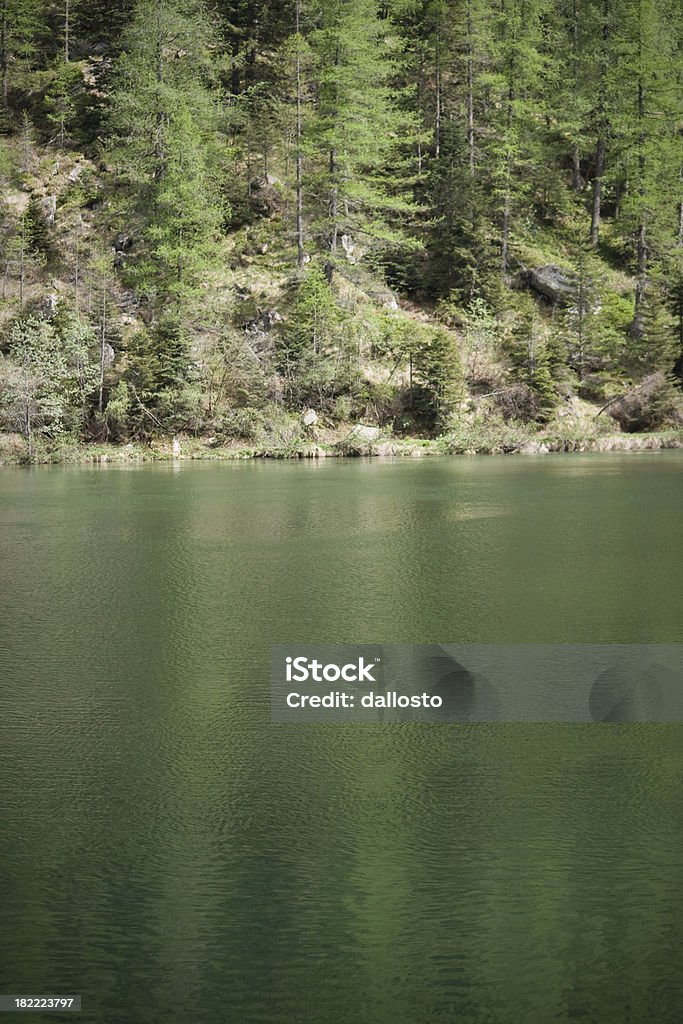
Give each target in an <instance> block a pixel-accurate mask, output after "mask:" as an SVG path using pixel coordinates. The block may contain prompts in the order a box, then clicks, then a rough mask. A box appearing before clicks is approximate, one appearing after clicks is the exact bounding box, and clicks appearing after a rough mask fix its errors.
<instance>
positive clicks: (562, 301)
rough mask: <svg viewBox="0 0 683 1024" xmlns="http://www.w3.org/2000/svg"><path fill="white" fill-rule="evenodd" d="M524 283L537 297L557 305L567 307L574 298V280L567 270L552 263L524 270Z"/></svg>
mask: <svg viewBox="0 0 683 1024" xmlns="http://www.w3.org/2000/svg"><path fill="white" fill-rule="evenodd" d="M523 278H524V281H525V283H526V284H527V285H528V287H529V288H531V289H532V290H533V291H535V292H536V294H537V295H540V296H542V298H544V299H547V300H548V301H549V302H553V303H556V304H557V305H564V306H566V305H569V303H570V302H571V301H572V300H573V299H574V298H575V296H576V279H575V278H574V276H573V275H572V274H571V273H569V271H567V270H562V268H561V267H557V266H555V265H554V264H552V263H549V264H548V265H547V266H545V267H536V268H535V269H531V270H526V271H525V272H524V275H523Z"/></svg>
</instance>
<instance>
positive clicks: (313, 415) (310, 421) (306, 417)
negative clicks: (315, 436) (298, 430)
mask: <svg viewBox="0 0 683 1024" xmlns="http://www.w3.org/2000/svg"><path fill="white" fill-rule="evenodd" d="M301 422H302V423H303V425H304V426H305V427H314V426H315V424H316V423H317V422H318V414H317V412H316V411H315V409H306V411H305V412H304V414H303V416H302V417H301Z"/></svg>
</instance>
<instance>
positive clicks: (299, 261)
mask: <svg viewBox="0 0 683 1024" xmlns="http://www.w3.org/2000/svg"><path fill="white" fill-rule="evenodd" d="M300 31H301V3H300V2H297V5H296V35H297V41H296V265H297V267H303V265H304V256H305V252H304V201H303V156H302V152H301V132H302V124H301V48H300V46H301V36H300Z"/></svg>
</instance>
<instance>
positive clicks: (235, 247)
mask: <svg viewBox="0 0 683 1024" xmlns="http://www.w3.org/2000/svg"><path fill="white" fill-rule="evenodd" d="M682 41H683V5H682V3H681V0H422V2H420V0H384V2H381V0H265V2H261V3H257V2H250V0H235V2H233V3H221V2H212V0H182V2H180V0H163V2H162V0H139V2H130V0H118V2H116V3H114V4H112V3H110V2H107V3H103V2H102V0H87V2H86V0H54V2H53V0H0V78H1V86H0V92H1V95H0V273H1V274H2V292H1V295H0V431H2V434H1V435H0V436H2V442H1V443H0V462H1V461H3V459H5V460H9V461H11V460H12V459H15V460H17V461H26V460H28V461H40V460H43V461H45V460H50V459H58V458H61V457H67V456H66V455H65V453H66V452H68V451H70V450H72V449H74V446H75V448H78V447H79V446H80V447H81V448H82V447H83V446H91V447H92V446H97V445H107V446H109V445H112V446H113V445H118V446H121V447H125V446H128V447H129V448H131V447H135V446H147V447H148V448H149V449H150V450H155V451H157V452H163V451H167V450H170V449H169V446H170V444H171V442H172V441H173V447H174V451H175V452H176V453H177V452H178V451H180V450H181V447H182V449H183V450H184V451H191V452H210V451H212V450H215V451H219V450H230V451H234V452H252V453H256V452H258V453H261V454H274V455H282V454H285V455H286V454H302V453H310V452H311V451H312V452H314V453H317V454H322V453H323V452H327V451H337V452H342V453H354V452H357V451H366V450H368V445H370V446H372V445H373V444H374V445H375V446H377V445H379V444H381V443H384V444H385V448H384V449H382V450H384V451H393V450H395V449H392V448H391V447H390V445H391V443H392V440H394V441H395V443H396V444H400V443H401V440H402V439H414V440H417V441H421V442H424V443H433V442H434V441H435V440H437V441H438V442H439V444H441V445H442V446H443V450H449V451H480V450H487V451H489V450H490V451H515V450H524V445H527V447H528V446H529V444H533V443H537V447H538V442H539V441H540V442H542V443H543V444H544V445H546V444H547V445H549V446H550V447H551V448H552V447H553V446H555V447H561V448H568V447H572V446H580V445H581V444H583V443H587V444H590V443H592V441H593V440H594V439H595V438H598V439H599V438H600V436H603V435H604V436H607V435H613V434H627V435H634V434H639V433H645V434H648V435H649V434H652V433H655V432H659V433H662V432H663V433H664V434H665V435H666V436H668V437H670V439H671V443H672V444H673V443H675V438H676V437H679V438H680V436H681V428H682V427H683V394H682V391H681V382H682V380H683V60H682ZM534 438H535V439H536V442H534V441H533V439H534ZM530 439H531V440H530ZM387 444H389V447H388V448H387V447H386V445H387ZM136 450H137V449H136ZM60 453H61V454H60Z"/></svg>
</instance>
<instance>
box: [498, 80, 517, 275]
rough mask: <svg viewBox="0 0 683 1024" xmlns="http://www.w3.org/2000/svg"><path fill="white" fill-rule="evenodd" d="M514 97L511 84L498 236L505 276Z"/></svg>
mask: <svg viewBox="0 0 683 1024" xmlns="http://www.w3.org/2000/svg"><path fill="white" fill-rule="evenodd" d="M514 99H515V92H514V89H513V88H512V86H510V88H509V90H508V109H507V126H506V133H505V135H506V142H507V150H508V152H507V156H506V167H505V197H504V199H503V224H502V228H501V238H500V271H501V274H502V276H503V277H506V276H507V273H508V271H509V269H510V205H511V197H510V188H511V182H512V156H511V153H510V131H511V129H512V117H513V107H512V104H513V102H514Z"/></svg>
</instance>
